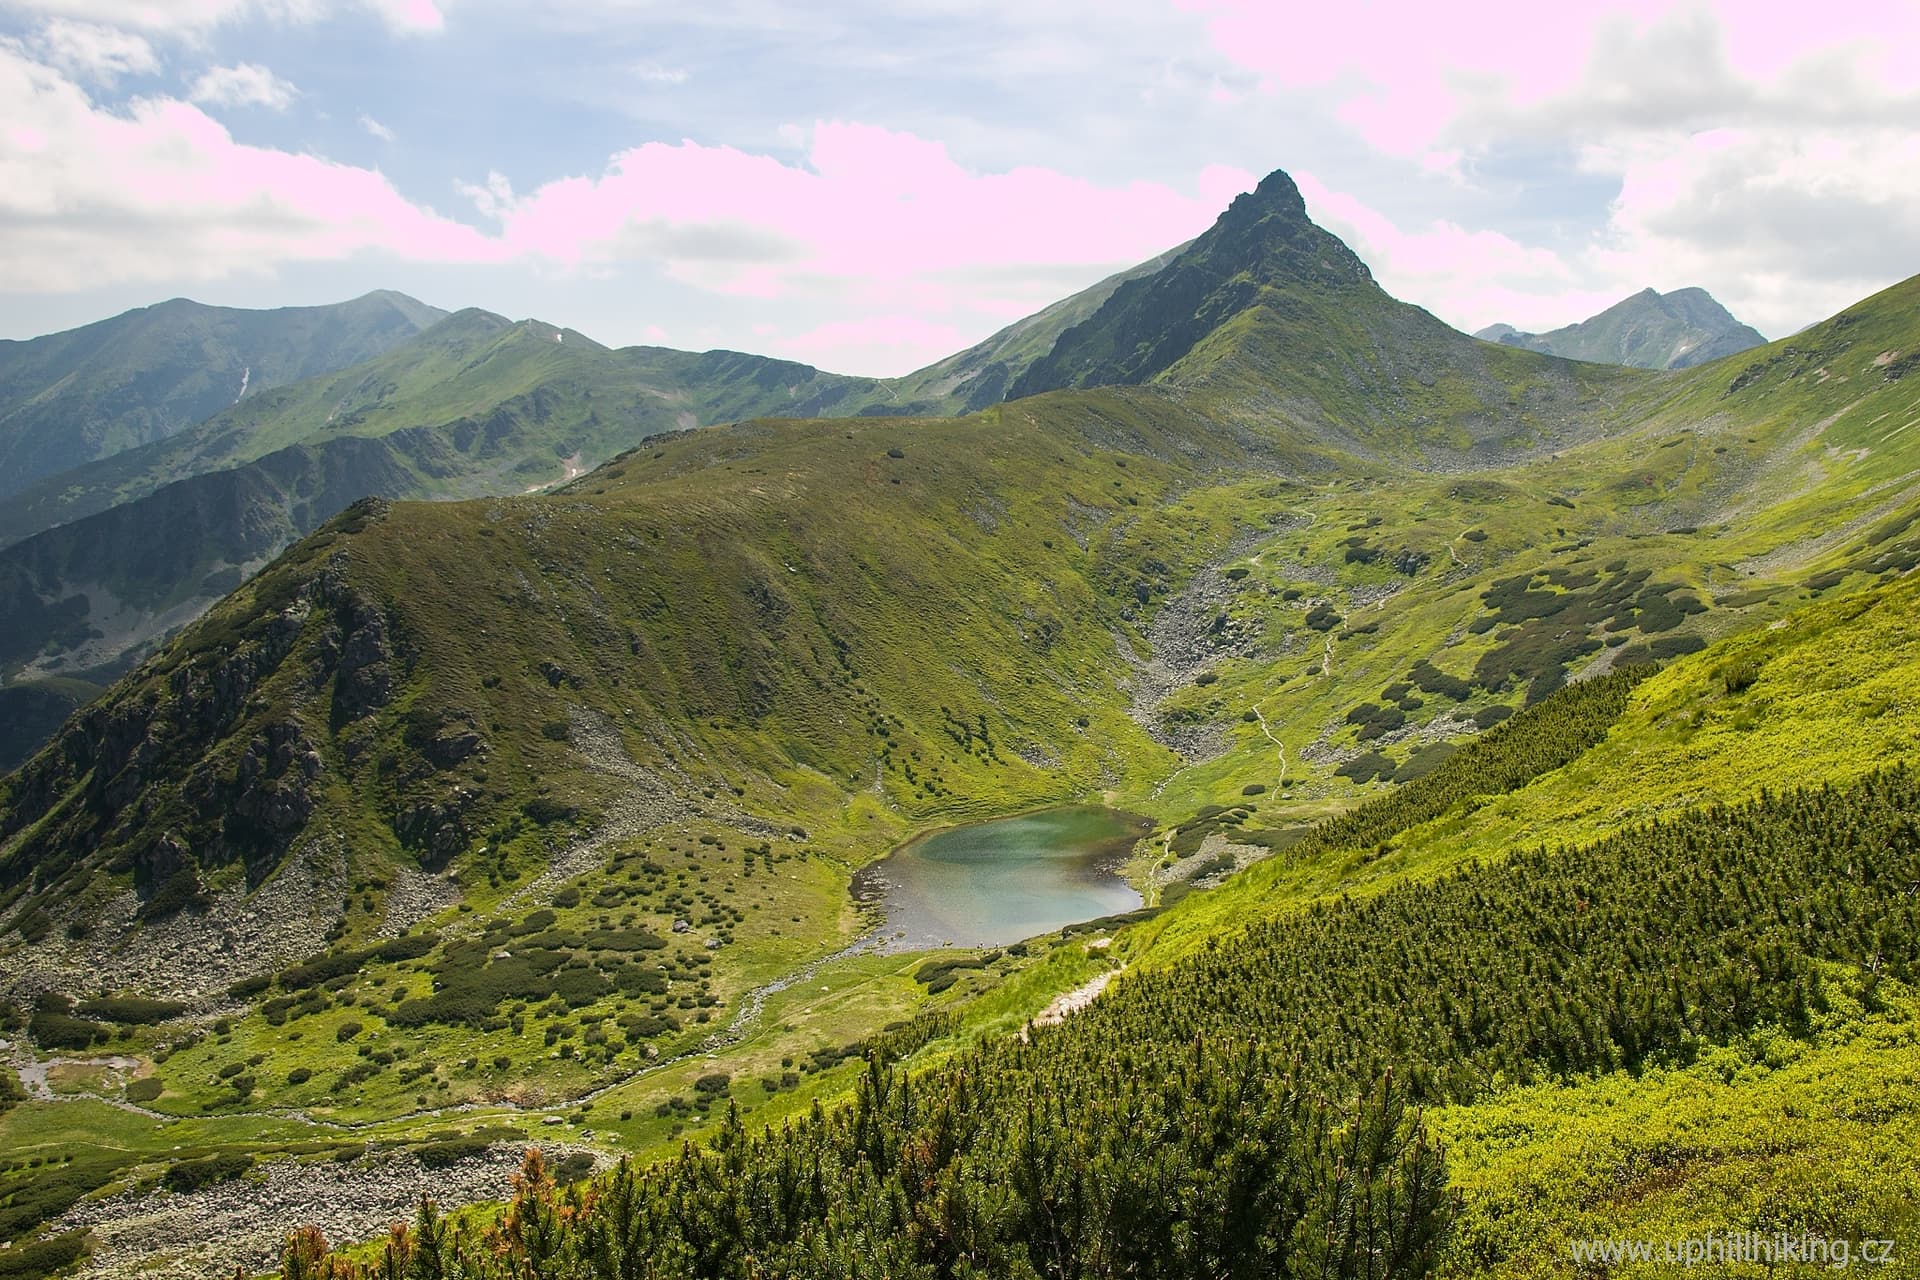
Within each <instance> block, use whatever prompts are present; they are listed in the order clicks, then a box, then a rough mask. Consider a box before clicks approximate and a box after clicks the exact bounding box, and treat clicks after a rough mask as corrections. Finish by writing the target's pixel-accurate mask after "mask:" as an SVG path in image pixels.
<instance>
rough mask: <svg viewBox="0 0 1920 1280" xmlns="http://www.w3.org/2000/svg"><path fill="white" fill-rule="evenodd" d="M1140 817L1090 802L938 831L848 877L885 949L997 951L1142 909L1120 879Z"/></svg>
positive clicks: (1143, 828) (1141, 831) (1143, 826)
mask: <svg viewBox="0 0 1920 1280" xmlns="http://www.w3.org/2000/svg"><path fill="white" fill-rule="evenodd" d="M1150 825H1151V824H1149V823H1148V822H1147V821H1146V820H1145V819H1142V818H1136V817H1134V816H1133V815H1131V814H1125V813H1120V812H1117V811H1115V810H1113V809H1105V808H1101V807H1099V806H1096V805H1080V806H1075V807H1073V808H1066V809H1047V810H1044V811H1042V812H1040V813H1029V814H1022V815H1021V816H1019V817H1017V818H999V819H996V820H994V821H992V822H977V823H973V824H971V825H968V826H964V827H950V828H948V829H947V830H945V831H936V832H934V833H933V834H931V835H927V836H923V837H921V838H920V839H918V840H914V841H912V842H911V843H909V844H906V845H903V846H901V847H900V848H898V849H896V850H894V851H893V852H892V853H890V854H888V855H887V856H886V857H885V858H882V859H881V860H880V861H879V862H876V863H874V864H872V865H871V866H868V867H863V868H862V869H861V870H860V871H859V873H858V874H856V875H855V876H854V880H853V889H854V896H855V897H857V898H859V899H861V900H862V901H864V902H870V903H873V904H875V905H877V906H878V907H879V908H880V910H881V912H882V913H883V914H884V916H885V923H884V924H883V925H882V926H881V932H882V934H883V936H884V938H885V941H884V944H883V945H884V948H885V949H886V950H888V951H921V950H927V949H929V948H934V947H945V946H958V947H997V946H1005V945H1006V944H1007V943H1010V942H1018V941H1020V940H1021V939H1023V938H1031V937H1034V936H1035V935H1037V934H1042V933H1051V932H1052V931H1053V930H1055V929H1058V928H1060V927H1062V926H1063V925H1069V924H1078V923H1080V922H1081V921H1083V920H1092V919H1095V918H1097V917H1099V916H1107V915H1114V914H1117V913H1119V912H1122V911H1131V910H1133V909H1134V908H1135V907H1138V906H1139V905H1140V895H1139V894H1137V893H1135V892H1134V891H1133V889H1132V887H1130V886H1129V885H1128V884H1127V882H1126V881H1124V880H1122V879H1121V878H1120V875H1119V867H1120V864H1121V862H1122V861H1124V860H1125V858H1126V856H1127V854H1128V852H1129V851H1130V850H1131V849H1132V847H1133V843H1134V841H1135V840H1137V839H1139V838H1140V837H1141V836H1143V835H1145V834H1146V833H1147V831H1148V830H1149V828H1150Z"/></svg>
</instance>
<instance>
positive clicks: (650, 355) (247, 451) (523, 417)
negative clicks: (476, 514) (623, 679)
mask: <svg viewBox="0 0 1920 1280" xmlns="http://www.w3.org/2000/svg"><path fill="white" fill-rule="evenodd" d="M844 382H845V380H841V379H836V378H835V377H833V376H832V375H827V374H821V373H819V372H818V371H817V370H814V369H811V368H808V367H807V366H805V365H795V364H788V363H785V362H782V361H776V360H767V359H765V358H764V357H759V356H744V355H739V354H736V353H732V352H708V353H706V354H704V355H697V354H694V353H692V352H685V351H672V350H668V349H664V348H655V347H634V348H629V349H626V350H623V351H610V350H608V349H607V348H605V347H602V346H600V345H599V344H597V343H595V342H593V341H592V340H591V339H589V338H586V337H584V336H583V335H581V334H578V333H574V332H572V331H570V330H563V329H559V328H556V327H554V326H552V325H547V324H543V323H541V322H539V321H533V320H528V321H522V322H520V323H517V324H516V323H514V322H512V321H509V320H506V319H504V318H502V317H500V316H496V315H493V314H491V313H488V312H485V311H476V310H468V311H462V312H459V313H457V314H455V315H452V316H449V317H447V318H446V319H445V320H442V321H440V322H439V323H438V324H436V325H434V326H433V327H432V328H431V329H429V330H427V331H425V332H424V333H421V334H419V335H418V336H417V337H415V338H414V339H412V340H411V341H408V342H406V343H404V344H402V345H400V346H398V347H396V348H395V349H394V350H392V351H390V352H388V353H387V354H385V355H383V356H381V357H379V358H377V359H374V360H370V361H366V362H364V363H362V364H358V365H355V366H353V367H351V368H349V369H345V370H342V371H340V372H338V373H334V374H331V375H328V376H324V377H319V378H310V379H307V380H306V381H304V382H301V383H298V384H296V385H293V386H288V387H281V388H275V389H273V390H271V391H267V392H263V393H261V394H259V395H257V396H250V397H248V398H247V399H246V400H244V401H242V402H241V403H239V404H237V405H234V406H233V407H232V408H230V409H228V410H226V411H225V412H222V413H219V414H216V415H215V416H213V417H211V418H209V419H207V420H206V421H204V422H201V423H198V424H196V425H195V426H194V427H192V428H191V429H189V430H186V431H183V432H179V433H177V434H176V435H174V436H172V437H170V438H169V439H167V440H164V441H161V442H158V443H155V444H152V445H148V446H145V447H143V448H140V449H133V450H128V451H127V452H125V453H123V454H119V455H116V456H114V457H112V458H108V459H106V460H104V461H102V462H98V463H94V464H92V465H90V466H87V467H82V468H79V469H76V470H73V471H70V472H67V473H64V474H62V475H59V476H56V477H53V478H51V479H49V480H46V481H42V482H41V483H39V484H37V485H34V486H32V487H31V488H29V489H27V490H26V491H24V492H22V493H20V494H19V495H17V496H16V497H15V498H14V500H13V501H12V502H10V503H9V504H8V509H7V511H6V512H5V513H4V516H0V541H8V542H11V541H17V540H18V539H20V538H22V537H27V536H30V535H31V534H33V533H37V532H39V531H41V530H43V529H48V528H52V527H53V526H55V525H58V524H69V523H72V522H73V521H75V520H78V519H81V518H83V517H85V516H89V515H92V514H94V513H96V512H99V511H104V510H106V509H107V508H108V507H111V506H114V505H117V504H119V503H122V502H128V501H131V500H133V499H136V498H140V497H144V496H146V495H147V494H150V493H153V492H154V491H156V490H157V489H159V488H161V487H162V486H163V485H166V484H170V483H173V482H174V481H176V480H182V479H186V478H188V477H191V476H194V475H202V474H205V473H207V472H211V471H217V470H223V469H227V468H231V467H234V466H237V465H241V464H244V463H247V462H251V461H253V460H254V459H256V458H260V457H264V456H265V455H267V454H269V453H272V452H274V451H275V450H278V449H284V448H287V447H289V446H291V445H296V444H301V445H309V446H313V445H319V444H322V443H324V442H326V441H329V440H335V439H342V438H353V437H357V438H375V437H381V436H387V435H391V434H394V433H396V432H407V431H413V432H431V433H437V434H439V435H440V436H442V437H444V440H445V444H444V446H443V448H444V451H445V453H446V454H447V455H448V456H446V457H443V458H441V459H440V460H438V461H437V462H434V463H432V464H431V465H430V466H429V467H428V469H427V470H426V471H425V472H424V473H423V474H422V476H421V478H420V484H419V486H418V488H417V489H416V490H415V491H414V496H422V497H426V496H443V495H453V494H460V493H469V494H470V493H487V492H500V491H508V492H517V491H519V490H521V489H525V488H527V487H528V486H530V485H531V486H536V487H537V486H538V485H541V484H545V483H549V482H551V481H553V480H557V479H563V478H566V477H568V476H570V475H577V474H579V472H580V471H581V470H584V469H588V468H590V467H591V466H593V465H597V463H598V462H600V461H602V460H604V459H605V458H606V457H608V456H610V455H611V454H612V453H614V452H617V451H618V450H619V449H621V448H625V447H629V446H631V445H632V444H633V443H634V442H635V441H636V440H639V439H641V438H643V437H645V436H647V435H651V434H656V433H658V432H660V431H669V430H675V429H683V428H686V427H691V426H701V425H707V424H709V423H712V422H715V421H730V420H734V419H737V418H741V417H747V416H751V415H752V414H754V413H764V412H767V411H769V410H771V409H773V408H781V409H786V408H793V409H795V410H796V411H798V412H800V413H803V414H804V413H809V412H813V411H815V410H816V409H817V408H818V407H819V406H820V404H821V403H822V402H823V401H831V400H832V399H833V397H834V393H835V391H837V390H838V389H839V388H840V387H841V386H842V385H844ZM403 447H404V446H403Z"/></svg>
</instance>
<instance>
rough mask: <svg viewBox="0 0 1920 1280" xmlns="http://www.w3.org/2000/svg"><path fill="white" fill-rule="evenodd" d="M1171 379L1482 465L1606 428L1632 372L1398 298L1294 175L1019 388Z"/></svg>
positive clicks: (1390, 450)
mask: <svg viewBox="0 0 1920 1280" xmlns="http://www.w3.org/2000/svg"><path fill="white" fill-rule="evenodd" d="M1145 383H1153V384H1164V385H1168V386H1180V387H1187V388H1191V389H1193V390H1195V391H1197V392H1201V393H1205V394H1209V395H1211V396H1214V397H1218V398H1222V399H1225V400H1228V401H1229V402H1232V403H1235V404H1237V405H1238V406H1239V407H1240V410H1241V412H1243V413H1244V414H1245V415H1246V416H1248V417H1249V418H1251V419H1254V420H1262V419H1266V418H1271V417H1272V416H1274V415H1276V414H1284V415H1289V416H1292V417H1294V418H1295V419H1296V420H1297V421H1298V422H1299V423H1301V424H1302V425H1303V426H1304V427H1306V428H1308V429H1309V430H1311V431H1313V432H1314V433H1315V434H1318V435H1321V436H1323V437H1327V438H1330V439H1333V440H1337V441H1338V442H1340V443H1341V444H1342V445H1344V446H1345V447H1347V448H1348V449H1351V450H1353V451H1355V452H1357V453H1368V454H1378V455H1381V456H1384V457H1393V458H1400V459H1405V460H1411V461H1421V462H1431V461H1438V460H1447V462H1448V465H1452V463H1453V462H1454V461H1457V460H1460V459H1463V458H1464V459H1469V460H1474V461H1477V462H1479V463H1482V464H1484V462H1485V461H1487V460H1488V459H1490V458H1492V457H1495V456H1498V455H1501V454H1506V453H1514V452H1525V451H1532V450H1538V449H1541V448H1544V447H1548V446H1552V445H1557V444H1563V443H1566V442H1568V441H1570V440H1572V439H1575V438H1578V437H1579V436H1580V434H1581V433H1583V432H1592V431H1595V430H1599V429H1602V427H1603V426H1604V424H1605V423H1606V422H1608V421H1609V420H1610V415H1609V412H1608V411H1609V409H1611V408H1612V407H1614V406H1615V405H1617V403H1618V402H1619V401H1620V400H1621V399H1622V398H1623V397H1627V396H1631V395H1632V394H1633V393H1634V392H1636V391H1637V390H1638V389H1640V388H1641V387H1642V386H1643V385H1644V384H1643V383H1641V382H1640V381H1639V380H1638V379H1636V378H1635V377H1634V376H1633V375H1630V374H1626V373H1623V372H1617V371H1603V370H1599V369H1593V368H1588V367H1585V366H1574V365H1553V364H1548V363H1545V362H1541V361H1538V360H1526V359H1523V360H1518V361H1516V360H1513V359H1511V358H1510V355H1509V354H1508V353H1506V352H1504V351H1502V350H1500V349H1498V348H1491V349H1490V348H1488V347H1486V346H1484V345H1482V344H1478V343H1475V342H1474V341H1473V340H1472V339H1469V338H1467V337H1466V336H1465V335H1464V334H1461V333H1459V332H1457V331H1455V330H1454V329H1452V328H1450V327H1449V326H1447V325H1445V324H1442V323H1441V322H1440V321H1438V320H1436V319H1434V318H1433V317H1432V316H1431V315H1429V314H1427V313H1426V312H1425V311H1423V310H1421V309H1420V308H1418V307H1414V306H1411V305H1409V304H1407V303H1404V302H1400V301H1398V300H1397V299H1394V298H1392V297H1390V296H1389V295H1388V294H1387V293H1386V291H1385V290H1383V289H1381V288H1380V286H1379V285H1378V284H1376V283H1375V282H1374V280H1373V276H1372V273H1371V272H1369V271H1368V270H1367V267H1366V265H1365V264H1364V263H1362V262H1361V261H1360V259H1359V258H1357V257H1356V256H1354V254H1353V252H1352V250H1350V249H1348V248H1347V247H1346V245H1344V244H1342V243H1341V242H1340V241H1339V239H1337V238H1336V237H1334V236H1332V235H1330V234H1329V233H1327V232H1326V231H1324V230H1322V229H1321V228H1320V227H1318V226H1316V225H1314V223H1313V222H1312V221H1310V220H1309V219H1308V218H1307V214H1306V206H1305V204H1304V202H1303V201H1302V200H1301V198H1300V193H1299V191H1298V189H1297V188H1296V187H1295V186H1294V185H1293V181H1292V179H1290V178H1289V177H1287V175H1286V174H1284V173H1275V174H1273V175H1271V176H1269V177H1268V178H1266V179H1265V180H1264V181H1263V182H1261V184H1260V185H1259V187H1258V188H1257V189H1256V190H1255V191H1254V192H1252V193H1251V194H1248V195H1243V196H1240V197H1239V198H1237V199H1236V200H1235V201H1234V203H1233V206H1232V207H1231V208H1229V209H1228V210H1227V212H1226V213H1225V214H1223V215H1222V216H1221V218H1220V220H1219V221H1218V222H1217V223H1215V225H1214V226H1213V227H1212V229H1210V230H1209V231H1207V232H1206V233H1205V234H1204V235H1202V236H1201V237H1200V238H1199V239H1197V240H1195V241H1194V242H1193V243H1192V245H1190V246H1189V247H1188V248H1187V249H1186V250H1185V251H1183V252H1181V253H1180V254H1178V255H1177V256H1176V257H1175V258H1174V259H1173V261H1171V262H1170V263H1168V264H1167V265H1166V266H1165V267H1164V268H1162V269H1161V270H1159V271H1157V272H1155V273H1153V274H1152V275H1150V276H1146V277H1143V278H1140V279H1136V280H1133V281H1130V282H1127V283H1125V284H1123V285H1121V286H1120V287H1119V288H1118V289H1116V290H1115V291H1114V293H1113V295H1112V296H1111V297H1110V298H1108V299H1107V301H1106V302H1105V303H1104V304H1102V306H1101V307H1100V308H1099V310H1098V311H1096V312H1095V313H1094V314H1093V315H1092V316H1090V317H1088V318H1087V319H1086V320H1084V321H1082V322H1081V323H1079V324H1077V325H1075V326H1073V327H1072V328H1070V329H1068V330H1067V331H1066V332H1065V333H1063V334H1062V335H1061V337H1060V339H1059V341H1058V342H1056V343H1055V344H1054V347H1053V349H1052V351H1051V352H1049V353H1048V354H1047V356H1046V357H1045V358H1043V359H1041V360H1037V361H1035V362H1034V363H1033V365H1032V366H1031V367H1029V368H1028V370H1027V372H1026V373H1025V374H1023V375H1021V377H1020V378H1019V379H1018V380H1017V381H1016V382H1015V383H1014V385H1013V389H1012V391H1011V393H1010V394H1011V395H1014V396H1025V395H1032V394H1035V393H1037V392H1040V391H1047V390H1054V389H1059V388H1069V387H1094V386H1112V385H1138V384H1145Z"/></svg>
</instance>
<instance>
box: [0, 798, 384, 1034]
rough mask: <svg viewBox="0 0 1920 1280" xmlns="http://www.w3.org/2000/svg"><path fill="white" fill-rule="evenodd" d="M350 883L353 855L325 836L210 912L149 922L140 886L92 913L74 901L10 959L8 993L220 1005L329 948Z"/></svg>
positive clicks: (217, 899) (215, 897)
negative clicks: (247, 985)
mask: <svg viewBox="0 0 1920 1280" xmlns="http://www.w3.org/2000/svg"><path fill="white" fill-rule="evenodd" d="M347 883H348V874H347V859H346V855H345V853H344V851H343V850H342V849H341V848H340V847H339V846H338V845H337V844H336V843H335V842H334V841H333V840H332V839H331V838H330V837H325V836H317V837H314V838H312V839H309V840H308V841H306V842H305V843H304V844H301V845H298V846H296V848H295V850H294V852H293V854H292V855H291V856H289V857H288V858H287V859H286V861H285V862H283V863H282V864H281V866H280V869H279V870H278V871H277V872H275V873H274V874H273V875H271V876H269V877H268V879H267V880H266V881H265V882H263V883H262V884H261V885H260V886H259V887H258V888H257V889H254V890H252V891H251V892H249V890H248V889H247V887H246V885H245V884H235V885H232V886H230V887H228V888H225V889H222V890H219V891H218V892H216V893H214V894H212V895H211V899H210V901H209V903H208V906H207V909H206V910H205V911H204V912H200V911H180V912H176V913H174V914H173V915H171V916H168V917H166V918H164V919H160V920H146V921H142V920H141V919H140V918H139V911H140V898H139V897H138V895H136V894H135V893H134V892H133V891H132V890H131V889H128V890H125V891H123V892H121V893H119V894H116V895H114V896H113V897H111V898H109V899H107V900H106V901H105V902H104V903H102V904H100V905H99V906H97V907H95V908H93V909H92V911H91V912H90V913H88V914H86V915H83V914H82V913H83V907H82V906H81V904H80V903H79V902H76V901H69V902H67V903H63V904H61V906H60V907H58V908H56V909H55V910H54V912H53V915H54V918H55V924H56V926H59V927H56V928H54V929H53V930H52V931H50V932H49V933H48V935H47V936H46V937H45V938H44V939H42V940H41V941H40V942H37V943H34V944H32V945H30V946H26V947H22V948H20V949H19V950H17V951H15V952H13V953H12V954H11V955H10V956H9V957H8V965H7V972H6V973H5V974H4V975H0V994H5V995H9V996H14V997H31V996H33V995H37V994H38V993H39V992H41V991H48V990H54V991H62V992H65V993H67V994H70V995H76V996H77V995H81V994H85V993H99V994H104V993H107V992H112V991H129V990H130V991H137V992H140V993H141V994H143V995H152V996H160V997H163V998H167V999H175V1000H186V1001H188V1002H189V1003H193V1004H202V1003H205V1002H208V1001H217V1000H220V999H223V998H224V993H225V991H226V989H227V988H228V987H229V986H231V985H232V984H233V983H235V982H238V981H239V980H240V979H242V978H250V977H253V976H255V975H257V974H261V973H271V972H273V971H274V970H276V969H280V968H284V967H285V966H287V965H289V964H292V963H293V962H295V961H297V960H302V959H305V958H306V957H308V956H311V955H313V954H315V953H316V952H319V951H324V950H325V949H326V947H327V932H328V930H329V929H330V928H331V927H332V925H333V923H334V921H335V920H336V919H338V916H339V904H340V900H341V897H342V896H343V895H344V894H345V893H346V890H347ZM75 923H84V924H85V925H86V930H85V932H86V936H85V938H83V939H75V938H72V937H69V936H68V931H67V929H66V928H65V926H66V925H68V924H75Z"/></svg>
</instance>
